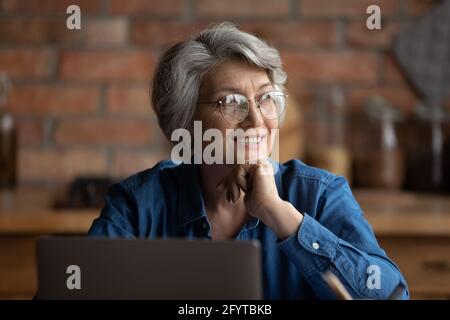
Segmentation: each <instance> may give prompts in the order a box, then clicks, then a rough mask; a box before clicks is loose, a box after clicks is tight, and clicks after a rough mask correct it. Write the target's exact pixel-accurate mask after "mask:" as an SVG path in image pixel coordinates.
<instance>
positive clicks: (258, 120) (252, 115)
mask: <svg viewBox="0 0 450 320" xmlns="http://www.w3.org/2000/svg"><path fill="white" fill-rule="evenodd" d="M263 122H264V119H263V118H262V114H261V113H260V112H259V110H258V106H257V104H256V102H255V101H253V100H252V101H249V106H248V114H247V117H246V118H245V119H244V121H243V124H245V125H246V126H249V127H253V128H256V127H259V126H260V125H261V124H262V123H263Z"/></svg>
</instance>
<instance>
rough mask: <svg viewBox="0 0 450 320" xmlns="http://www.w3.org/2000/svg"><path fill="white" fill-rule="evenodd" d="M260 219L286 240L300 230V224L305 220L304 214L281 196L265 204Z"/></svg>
mask: <svg viewBox="0 0 450 320" xmlns="http://www.w3.org/2000/svg"><path fill="white" fill-rule="evenodd" d="M261 213H262V215H261V217H260V219H261V220H262V221H263V222H264V224H265V225H267V226H268V227H269V228H270V229H272V230H273V231H274V232H275V233H276V234H277V236H278V238H280V239H281V240H284V239H286V238H288V237H289V236H291V235H292V234H294V233H295V232H297V231H298V228H299V227H300V224H301V223H302V221H303V214H301V213H300V212H299V211H298V210H297V209H295V207H294V206H293V205H292V204H291V203H289V202H288V201H284V200H282V199H281V198H279V199H277V200H274V201H270V202H269V203H267V205H266V206H264V210H262V212H261Z"/></svg>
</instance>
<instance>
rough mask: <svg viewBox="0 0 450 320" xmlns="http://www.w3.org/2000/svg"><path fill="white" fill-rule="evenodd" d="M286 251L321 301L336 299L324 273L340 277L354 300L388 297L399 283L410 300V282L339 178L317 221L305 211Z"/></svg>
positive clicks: (327, 192)
mask: <svg viewBox="0 0 450 320" xmlns="http://www.w3.org/2000/svg"><path fill="white" fill-rule="evenodd" d="M279 247H280V249H281V250H282V251H283V252H284V253H285V254H286V255H287V256H288V258H289V259H290V261H291V262H292V263H293V264H294V265H295V266H296V267H297V268H298V269H299V271H301V272H302V274H303V275H304V277H305V279H306V280H307V281H308V283H309V284H310V285H311V287H312V289H313V290H314V292H315V293H316V295H317V296H318V298H323V299H329V298H334V295H333V294H332V292H331V291H330V289H329V288H328V286H327V285H326V284H325V282H324V281H323V279H322V277H321V274H322V273H323V272H325V271H331V272H333V274H335V275H336V276H337V277H338V278H339V279H340V281H341V282H342V283H343V285H344V286H345V287H346V289H347V290H348V291H349V293H350V294H351V295H352V296H353V298H354V299H387V298H388V297H389V296H390V295H391V294H392V292H393V291H394V290H395V288H396V287H397V286H398V285H401V286H403V288H404V290H403V293H402V296H401V298H402V299H408V298H409V293H408V289H407V285H406V281H405V279H404V277H403V276H402V274H401V272H400V270H399V269H398V267H397V266H396V265H395V264H394V263H393V262H392V261H391V260H390V259H389V258H388V257H387V255H386V253H385V252H384V250H383V249H381V248H380V246H379V245H378V242H377V240H376V238H375V235H374V233H373V230H372V228H371V226H370V225H369V223H368V222H367V220H366V219H365V218H364V216H363V213H362V210H361V208H360V207H359V205H358V203H357V202H356V200H355V199H354V197H353V195H352V193H351V191H350V187H349V185H348V183H347V181H346V180H345V179H344V178H342V177H336V178H335V179H333V181H331V183H330V184H329V185H328V186H327V187H326V188H325V191H324V192H323V194H322V196H321V197H320V198H319V203H318V209H317V213H316V217H315V218H314V217H312V216H311V215H308V213H304V218H303V221H302V223H301V225H300V227H299V229H298V231H297V232H296V233H294V234H293V235H291V236H290V237H288V238H287V239H284V240H283V241H280V242H279Z"/></svg>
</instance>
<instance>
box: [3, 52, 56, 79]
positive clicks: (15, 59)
mask: <svg viewBox="0 0 450 320" xmlns="http://www.w3.org/2000/svg"><path fill="white" fill-rule="evenodd" d="M52 59H53V55H52V52H51V51H49V50H29V49H1V50H0V70H2V71H3V72H6V73H7V74H8V75H9V76H10V77H12V78H21V77H27V78H29V77H47V76H49V75H50V65H51V62H52Z"/></svg>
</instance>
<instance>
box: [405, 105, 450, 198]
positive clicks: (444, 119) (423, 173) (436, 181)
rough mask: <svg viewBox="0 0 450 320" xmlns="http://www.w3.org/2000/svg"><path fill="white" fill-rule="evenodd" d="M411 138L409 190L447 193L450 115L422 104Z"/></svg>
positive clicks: (412, 124)
mask: <svg viewBox="0 0 450 320" xmlns="http://www.w3.org/2000/svg"><path fill="white" fill-rule="evenodd" d="M414 111H415V112H414V119H413V120H412V121H411V126H410V132H409V138H408V168H407V187H408V188H409V189H411V190H416V191H428V192H442V191H444V138H445V133H444V130H443V128H444V126H445V124H446V123H448V119H449V115H448V113H447V112H446V111H445V110H444V109H443V108H441V107H438V106H432V107H430V106H426V105H424V104H419V105H418V106H417V107H416V108H415V110H414Z"/></svg>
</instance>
